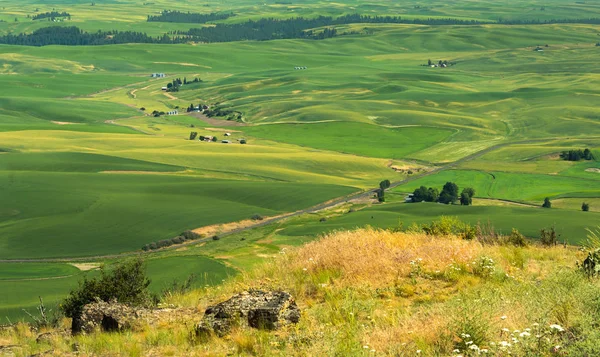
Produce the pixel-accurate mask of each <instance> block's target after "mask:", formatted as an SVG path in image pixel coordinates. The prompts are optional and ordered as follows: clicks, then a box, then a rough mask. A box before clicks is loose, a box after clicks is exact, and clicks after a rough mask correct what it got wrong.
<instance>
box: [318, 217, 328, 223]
mask: <svg viewBox="0 0 600 357" xmlns="http://www.w3.org/2000/svg"><path fill="white" fill-rule="evenodd" d="M319 222H327V218H325V217H321V219H319Z"/></svg>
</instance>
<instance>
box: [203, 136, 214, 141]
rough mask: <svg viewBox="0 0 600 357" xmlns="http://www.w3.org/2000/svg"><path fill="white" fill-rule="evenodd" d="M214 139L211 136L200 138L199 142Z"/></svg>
mask: <svg viewBox="0 0 600 357" xmlns="http://www.w3.org/2000/svg"><path fill="white" fill-rule="evenodd" d="M213 138H214V137H212V136H200V138H199V140H200V141H212V140H213Z"/></svg>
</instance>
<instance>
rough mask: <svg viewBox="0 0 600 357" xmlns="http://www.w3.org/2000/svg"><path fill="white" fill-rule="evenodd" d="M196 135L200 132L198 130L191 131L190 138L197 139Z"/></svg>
mask: <svg viewBox="0 0 600 357" xmlns="http://www.w3.org/2000/svg"><path fill="white" fill-rule="evenodd" d="M196 136H198V132H197V131H192V132H190V140H194V139H196Z"/></svg>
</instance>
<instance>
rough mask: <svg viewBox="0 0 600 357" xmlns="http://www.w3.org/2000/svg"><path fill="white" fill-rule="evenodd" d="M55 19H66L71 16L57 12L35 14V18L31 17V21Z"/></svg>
mask: <svg viewBox="0 0 600 357" xmlns="http://www.w3.org/2000/svg"><path fill="white" fill-rule="evenodd" d="M57 17H68V18H71V14H69V13H68V12H65V11H63V12H58V11H50V12H44V13H42V14H37V15H35V16H32V17H31V19H32V20H41V19H48V18H49V19H50V20H54V19H55V18H57Z"/></svg>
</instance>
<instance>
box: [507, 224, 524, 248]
mask: <svg viewBox="0 0 600 357" xmlns="http://www.w3.org/2000/svg"><path fill="white" fill-rule="evenodd" d="M508 243H510V244H512V245H514V246H516V247H525V246H526V245H527V241H526V240H525V236H524V235H522V234H521V232H519V231H518V230H517V229H515V228H513V229H512V231H511V232H510V235H509V236H508Z"/></svg>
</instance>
